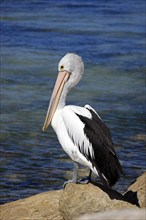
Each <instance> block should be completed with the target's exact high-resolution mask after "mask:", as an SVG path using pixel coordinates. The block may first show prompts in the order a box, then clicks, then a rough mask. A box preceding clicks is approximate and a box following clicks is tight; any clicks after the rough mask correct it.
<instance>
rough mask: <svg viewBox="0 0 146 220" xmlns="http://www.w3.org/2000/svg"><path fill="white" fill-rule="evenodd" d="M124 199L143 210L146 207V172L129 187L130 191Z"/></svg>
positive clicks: (125, 194)
mask: <svg viewBox="0 0 146 220" xmlns="http://www.w3.org/2000/svg"><path fill="white" fill-rule="evenodd" d="M124 197H125V198H126V199H127V200H128V201H129V202H130V203H133V204H137V205H139V206H140V207H141V208H144V207H146V172H145V173H143V174H142V175H141V176H140V177H138V178H137V179H136V181H135V182H134V183H133V184H131V185H130V186H129V188H128V190H127V191H126V192H125V193H124Z"/></svg>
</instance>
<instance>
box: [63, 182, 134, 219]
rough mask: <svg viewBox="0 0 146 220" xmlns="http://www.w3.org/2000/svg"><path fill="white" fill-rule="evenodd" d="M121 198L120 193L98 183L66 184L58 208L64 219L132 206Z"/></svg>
mask: <svg viewBox="0 0 146 220" xmlns="http://www.w3.org/2000/svg"><path fill="white" fill-rule="evenodd" d="M123 200H124V197H123V196H122V195H121V194H120V193H118V192H116V191H114V190H112V189H107V188H105V187H104V186H102V185H100V184H98V186H95V185H93V184H90V183H89V184H85V185H81V184H68V185H67V186H66V188H65V190H64V192H63V193H62V196H61V198H60V201H59V208H60V212H61V214H62V216H63V218H64V219H65V220H69V219H73V218H74V217H77V216H79V215H82V214H85V213H94V212H102V211H105V210H115V209H124V208H134V206H133V205H132V204H130V203H128V202H126V201H123ZM135 208H136V206H135Z"/></svg>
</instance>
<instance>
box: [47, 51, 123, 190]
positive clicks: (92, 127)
mask: <svg viewBox="0 0 146 220" xmlns="http://www.w3.org/2000/svg"><path fill="white" fill-rule="evenodd" d="M58 71H59V73H58V77H57V80H56V83H55V86H54V90H53V93H52V96H51V99H50V104H49V107H48V112H47V115H46V120H45V123H44V126H43V131H45V130H46V129H47V127H48V126H49V125H50V124H51V126H52V127H53V129H54V131H55V132H56V134H57V137H58V140H59V142H60V144H61V145H62V148H63V149H64V151H65V152H66V153H67V154H68V155H69V156H70V158H71V159H72V160H73V162H74V170H73V178H72V179H71V180H68V181H67V182H65V184H66V183H68V182H78V181H79V180H78V179H77V178H78V164H82V165H84V166H86V167H89V168H90V173H89V177H88V178H86V179H84V180H81V181H80V182H83V183H86V182H89V181H90V180H91V173H92V172H94V173H95V174H96V175H98V176H99V177H100V178H101V180H102V182H103V184H104V185H107V186H110V187H111V186H113V185H114V184H115V183H116V182H117V181H118V179H119V178H120V174H121V173H122V168H121V165H120V163H119V160H118V158H117V156H116V153H115V149H114V146H113V142H112V139H111V134H110V131H109V129H108V128H107V126H106V125H105V124H104V123H103V121H102V119H101V118H100V116H99V115H98V114H97V113H96V111H95V110H94V109H93V108H92V107H91V106H89V105H85V107H79V106H74V105H68V106H66V105H65V100H66V96H67V94H68V92H69V91H70V89H71V88H72V87H74V86H75V85H76V84H77V83H78V82H79V81H80V79H81V78H82V75H83V72H84V64H83V61H82V59H81V58H80V57H79V56H78V55H76V54H74V53H68V54H66V55H65V56H64V57H63V58H62V59H61V60H60V62H59V64H58Z"/></svg>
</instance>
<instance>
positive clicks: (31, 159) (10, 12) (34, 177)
mask: <svg viewBox="0 0 146 220" xmlns="http://www.w3.org/2000/svg"><path fill="white" fill-rule="evenodd" d="M145 4H146V3H145V1H144V0H139V1H137V0H127V1H123V0H117V1H114V0H111V1H107V0H102V1H100V0H96V1H94V0H91V1H89V0H86V1H77V0H72V1H67V0H66V1H65V0H64V1H59V0H58V1H53V0H43V1H39V0H31V1H28V0H23V1H19V0H14V1H12V0H7V1H4V0H3V1H1V81H2V83H1V148H0V163H1V168H0V171H1V181H0V182H1V200H0V202H1V203H5V202H10V201H13V200H16V199H20V198H24V197H28V196H30V195H33V194H36V193H39V192H43V191H47V190H53V189H61V188H62V185H63V183H64V181H65V180H66V179H68V178H70V177H71V169H72V163H71V161H70V159H69V158H68V156H67V155H66V154H65V153H64V151H63V150H62V148H61V146H60V145H59V143H58V141H57V137H56V135H55V133H54V132H53V130H52V129H51V128H50V129H49V130H48V131H47V132H46V133H43V132H42V130H41V129H42V126H43V123H44V119H45V115H46V111H47V107H48V104H49V99H50V95H51V91H52V89H53V85H54V82H55V79H56V76H57V65H58V62H59V60H60V59H61V58H62V57H63V56H64V55H65V54H66V53H67V52H75V53H78V54H79V55H80V56H82V58H83V60H84V62H85V74H84V77H83V79H82V81H81V82H80V84H79V85H78V86H77V87H76V88H75V89H74V91H72V92H71V93H70V94H69V95H68V103H70V104H74V105H80V106H83V105H85V104H87V103H88V104H90V105H92V106H93V107H94V108H95V109H96V110H97V111H98V113H99V115H100V116H101V117H102V118H103V120H104V121H105V122H106V124H107V125H108V127H109V128H110V130H111V133H112V137H113V141H114V143H115V147H116V152H117V154H118V157H119V159H120V162H121V164H122V166H123V170H124V172H125V176H124V177H122V178H121V180H120V181H119V182H118V183H117V185H116V187H115V188H116V189H117V190H118V191H120V192H123V191H124V190H125V189H126V188H127V186H128V185H129V184H130V183H131V182H132V181H133V180H134V179H135V178H136V177H137V176H139V175H140V174H141V173H142V172H144V170H145V169H146V164H145V158H146V134H145V131H146V129H145V121H146V116H145V103H146V102H145V101H146V96H145V90H146V85H145V83H146V78H145V73H146V63H145V60H146V54H145V34H146V33H145V19H146V18H145Z"/></svg>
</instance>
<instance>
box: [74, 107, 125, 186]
mask: <svg viewBox="0 0 146 220" xmlns="http://www.w3.org/2000/svg"><path fill="white" fill-rule="evenodd" d="M88 110H89V109H88ZM89 111H90V112H91V114H92V119H89V118H87V117H84V116H82V115H79V114H77V115H78V117H79V118H80V120H81V121H82V122H83V123H84V124H85V127H84V132H85V134H86V136H87V138H88V139H89V141H90V142H91V143H92V147H93V150H94V155H95V158H94V159H93V158H92V157H90V158H89V159H90V161H91V162H92V164H93V166H95V167H96V169H97V171H98V172H99V176H100V177H102V179H104V180H105V181H106V182H107V181H108V185H109V186H112V185H114V184H115V183H116V182H117V181H118V179H119V178H120V174H121V173H122V168H121V165H120V163H119V160H118V158H117V156H116V153H115V149H114V146H113V143H112V139H111V134H110V131H109V129H108V128H107V126H106V125H105V124H104V123H103V121H102V120H101V119H100V118H99V117H98V115H96V113H94V111H92V110H91V109H90V110H89Z"/></svg>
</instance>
